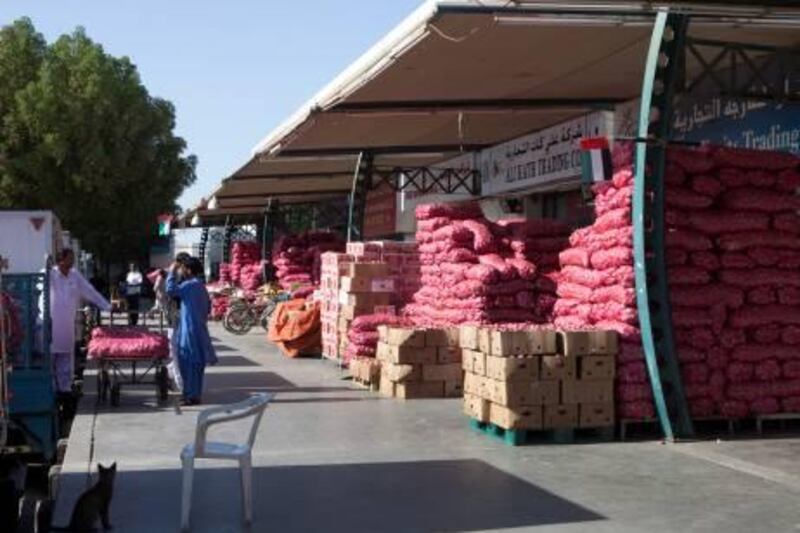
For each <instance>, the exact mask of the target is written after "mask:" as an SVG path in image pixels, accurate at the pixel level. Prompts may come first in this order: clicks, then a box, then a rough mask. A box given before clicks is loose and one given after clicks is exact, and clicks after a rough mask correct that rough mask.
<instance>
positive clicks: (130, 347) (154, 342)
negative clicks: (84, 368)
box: [88, 313, 170, 407]
mask: <svg viewBox="0 0 800 533" xmlns="http://www.w3.org/2000/svg"><path fill="white" fill-rule="evenodd" d="M111 323H112V324H113V313H112V319H111ZM162 324H163V321H162ZM97 337H100V338H101V340H100V341H98V340H97ZM112 339H113V340H112ZM143 342H145V343H147V344H148V346H149V347H148V349H147V350H146V351H143V352H138V351H136V348H135V345H136V344H137V343H139V344H141V343H143ZM88 356H89V359H91V360H94V361H96V362H97V395H98V399H99V401H101V402H105V401H107V400H110V403H111V405H112V406H114V407H117V406H118V405H119V404H120V396H121V391H122V386H123V385H126V386H142V385H145V386H147V385H152V386H154V387H155V392H156V399H157V400H158V401H159V402H164V401H166V400H167V398H168V396H169V373H168V371H167V363H168V361H169V356H170V353H169V340H168V339H167V337H166V335H164V334H163V328H159V330H158V332H153V331H150V330H149V329H148V328H147V327H145V326H113V325H112V326H106V327H104V328H101V329H99V330H95V332H93V339H92V341H90V343H89V350H88Z"/></svg>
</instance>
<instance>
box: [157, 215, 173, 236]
mask: <svg viewBox="0 0 800 533" xmlns="http://www.w3.org/2000/svg"><path fill="white" fill-rule="evenodd" d="M171 229H172V215H159V217H158V236H159V237H166V236H168V235H169V232H170V230H171Z"/></svg>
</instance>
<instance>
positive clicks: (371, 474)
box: [54, 327, 800, 533]
mask: <svg viewBox="0 0 800 533" xmlns="http://www.w3.org/2000/svg"><path fill="white" fill-rule="evenodd" d="M212 334H213V335H214V336H215V338H216V339H217V343H216V344H217V349H218V351H219V355H220V357H221V361H220V364H219V365H218V366H217V367H214V368H211V369H209V371H208V373H207V387H206V391H207V392H206V394H205V397H204V400H205V402H206V403H207V404H218V403H226V402H231V401H236V400H239V399H242V398H245V397H247V396H248V394H249V393H251V392H254V391H264V390H268V391H274V392H277V393H278V395H277V397H276V399H275V401H274V402H273V404H272V405H271V407H270V408H269V409H268V410H267V413H266V415H265V417H264V420H263V423H262V427H261V430H260V432H259V436H258V441H257V444H256V449H255V452H254V465H255V522H254V525H253V527H252V531H268V530H270V531H281V532H285V531H326V532H332V531H347V532H360V531H363V532H378V531H380V532H395V531H396V532H401V531H403V532H405V531H488V530H501V529H509V530H510V529H514V530H519V531H527V530H534V529H535V530H536V531H540V530H541V531H586V530H591V531H601V532H604V531H609V532H611V531H614V532H620V531H714V532H718V531H742V532H745V531H746V532H752V531H771V532H772V531H796V530H797V529H800V508H799V507H798V505H797V499H798V497H799V496H800V465H799V464H798V461H797V458H798V452H800V438H770V439H765V440H748V439H738V440H733V441H728V440H725V441H723V442H718V441H709V442H695V443H687V444H678V445H663V444H661V443H659V442H653V441H646V442H625V443H603V444H578V445H536V446H526V447H520V448H511V447H508V446H506V445H504V444H502V443H501V442H498V441H496V440H494V439H489V438H487V437H485V436H483V435H480V434H477V433H475V432H473V431H471V430H470V429H469V428H468V427H467V420H466V418H465V417H464V416H463V415H462V414H461V405H460V402H459V401H458V400H417V401H410V402H402V401H395V400H386V399H382V398H379V397H378V396H377V395H375V394H373V393H369V392H365V391H361V390H358V389H356V388H354V387H353V386H351V384H350V383H349V382H348V381H346V380H343V379H342V374H341V373H340V371H339V369H338V368H337V367H336V366H335V365H333V364H332V363H329V362H325V361H319V360H288V359H285V358H283V357H281V356H280V355H279V354H278V353H277V351H276V350H275V349H274V348H272V347H271V346H267V345H266V342H265V340H264V338H263V335H259V334H255V333H254V334H251V335H248V336H245V337H234V336H231V335H228V334H226V333H225V332H224V331H222V330H221V328H217V327H215V328H214V330H213V332H212ZM92 381H93V380H91V379H90V380H88V383H87V387H88V385H91V382H92ZM95 404H96V402H95V398H94V396H93V394H92V393H91V391H89V393H88V394H87V395H86V397H85V398H84V400H83V402H82V405H81V413H80V414H79V416H78V417H77V418H76V420H75V424H74V427H73V431H72V437H71V439H70V444H69V447H68V450H67V456H66V460H65V463H64V468H63V474H62V477H61V488H60V491H59V500H58V503H57V507H56V519H55V521H54V522H55V523H56V524H59V525H62V524H65V523H66V522H67V521H68V518H69V512H70V510H71V508H72V505H73V502H74V501H75V499H76V498H77V495H78V494H79V493H80V491H81V490H82V489H83V487H85V486H86V483H87V472H89V471H90V470H94V469H95V468H96V466H95V465H96V463H97V462H100V463H104V464H107V463H110V462H113V461H117V463H118V467H119V473H118V475H117V481H116V487H115V496H114V502H113V505H112V511H111V516H112V523H113V525H114V526H115V531H117V532H153V533H155V532H162V531H164V532H171V531H177V530H178V525H179V515H180V482H181V472H180V461H179V458H178V454H179V452H180V449H181V447H182V446H183V444H185V443H186V442H189V441H191V440H192V438H193V431H194V425H195V419H196V415H197V411H198V410H199V409H198V408H190V409H179V408H178V407H177V406H176V405H175V403H174V402H171V403H170V404H169V405H166V406H160V407H159V406H158V405H157V404H156V403H155V395H154V392H153V390H152V388H150V387H148V388H146V389H142V390H139V391H137V390H134V389H128V390H124V389H123V394H122V405H121V406H120V407H118V408H116V409H114V408H110V407H99V408H98V409H97V412H96V414H95ZM242 429H243V428H242V427H241V426H233V427H230V428H227V429H224V430H221V431H220V433H218V434H217V435H216V438H219V439H220V440H226V439H230V440H236V439H237V438H241V435H242V433H243V432H242ZM232 466H233V465H231V464H225V463H219V462H212V461H208V462H200V463H199V469H198V472H197V474H196V477H195V493H194V504H193V511H192V526H193V531H208V532H212V531H213V532H226V531H240V530H242V526H241V522H240V499H239V491H238V482H237V480H238V478H237V472H236V470H235V469H233V468H232Z"/></svg>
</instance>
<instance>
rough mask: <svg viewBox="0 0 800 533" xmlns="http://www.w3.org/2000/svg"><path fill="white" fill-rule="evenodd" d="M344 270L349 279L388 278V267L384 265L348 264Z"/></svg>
mask: <svg viewBox="0 0 800 533" xmlns="http://www.w3.org/2000/svg"><path fill="white" fill-rule="evenodd" d="M350 244H352V243H350ZM348 246H349V244H348ZM346 270H347V277H349V278H388V277H389V265H387V264H386V263H350V264H349V265H347V269H346Z"/></svg>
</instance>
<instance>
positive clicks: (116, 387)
mask: <svg viewBox="0 0 800 533" xmlns="http://www.w3.org/2000/svg"><path fill="white" fill-rule="evenodd" d="M121 392H122V387H121V386H120V384H119V383H114V384H113V385H111V405H112V406H114V407H119V398H120V394H121Z"/></svg>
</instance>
